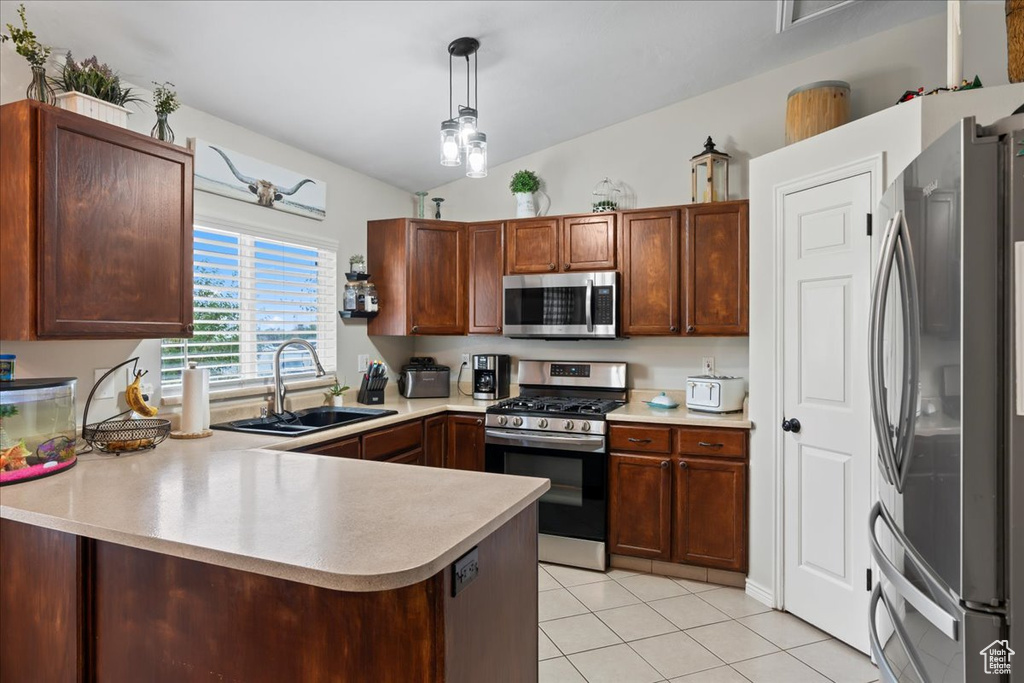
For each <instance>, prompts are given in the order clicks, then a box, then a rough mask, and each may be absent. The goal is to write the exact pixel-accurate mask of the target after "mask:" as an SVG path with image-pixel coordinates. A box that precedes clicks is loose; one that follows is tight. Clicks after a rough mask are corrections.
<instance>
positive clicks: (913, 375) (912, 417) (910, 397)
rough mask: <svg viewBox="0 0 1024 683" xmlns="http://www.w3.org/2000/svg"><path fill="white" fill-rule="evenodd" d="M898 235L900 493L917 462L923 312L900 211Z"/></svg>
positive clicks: (896, 452)
mask: <svg viewBox="0 0 1024 683" xmlns="http://www.w3.org/2000/svg"><path fill="white" fill-rule="evenodd" d="M897 217H898V219H899V223H898V224H897V225H896V226H895V228H894V230H893V232H894V233H895V234H896V242H897V249H896V270H897V272H898V273H899V278H900V299H901V301H900V307H901V308H902V309H903V311H902V313H903V344H904V347H903V394H902V396H901V397H900V419H899V425H898V428H897V429H898V431H897V434H896V447H895V449H894V452H893V456H894V457H893V465H894V468H893V469H894V474H895V475H896V481H895V482H894V484H895V486H896V490H897V491H899V492H900V493H903V486H904V485H905V484H906V481H907V474H908V473H909V472H910V463H911V462H912V460H913V450H914V430H915V429H916V428H917V394H918V383H919V382H920V375H921V371H920V368H921V309H920V305H919V302H920V299H918V291H917V269H916V268H915V266H914V252H913V247H912V245H911V243H910V230H909V229H908V227H907V216H906V214H905V213H904V212H902V211H900V212H899V214H898V215H897Z"/></svg>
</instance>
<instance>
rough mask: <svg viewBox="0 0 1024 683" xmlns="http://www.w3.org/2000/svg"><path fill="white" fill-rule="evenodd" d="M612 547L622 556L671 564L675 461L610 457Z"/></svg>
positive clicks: (646, 457) (609, 487)
mask: <svg viewBox="0 0 1024 683" xmlns="http://www.w3.org/2000/svg"><path fill="white" fill-rule="evenodd" d="M609 459H610V463H609V464H610V466H611V473H610V475H609V486H608V492H609V496H608V498H609V505H608V545H609V548H608V549H609V551H610V552H613V553H616V554H619V555H633V556H636V557H650V558H654V559H657V560H668V559H669V558H670V557H671V554H672V467H671V465H672V461H671V460H670V459H669V457H668V456H665V457H660V458H659V457H652V456H649V455H622V454H618V453H612V454H611V455H610V456H609Z"/></svg>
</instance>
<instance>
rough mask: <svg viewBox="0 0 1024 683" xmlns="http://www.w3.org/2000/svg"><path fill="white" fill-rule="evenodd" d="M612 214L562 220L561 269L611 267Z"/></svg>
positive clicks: (613, 266)
mask: <svg viewBox="0 0 1024 683" xmlns="http://www.w3.org/2000/svg"><path fill="white" fill-rule="evenodd" d="M615 218H616V215H615V214H614V213H602V214H598V215H596V216H567V217H565V218H563V219H562V270H565V271H572V270H583V271H589V270H615Z"/></svg>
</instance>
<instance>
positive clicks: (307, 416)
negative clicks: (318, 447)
mask: <svg viewBox="0 0 1024 683" xmlns="http://www.w3.org/2000/svg"><path fill="white" fill-rule="evenodd" d="M397 413H398V411H395V410H382V409H380V408H333V407H326V406H325V407H321V408H308V409H306V410H300V411H298V412H295V413H291V412H284V413H282V414H280V415H271V416H269V417H254V418H249V419H246V420H235V421H234V422H221V423H220V424H215V425H210V427H211V428H212V429H223V430H226V431H230V432H249V433H251V434H273V435H275V436H300V435H302V434H311V433H313V432H320V431H323V430H325V429H333V428H334V427H343V426H345V425H350V424H355V423H357V422H366V421H367V420H374V419H376V418H378V417H384V416H385V415H396V414H397Z"/></svg>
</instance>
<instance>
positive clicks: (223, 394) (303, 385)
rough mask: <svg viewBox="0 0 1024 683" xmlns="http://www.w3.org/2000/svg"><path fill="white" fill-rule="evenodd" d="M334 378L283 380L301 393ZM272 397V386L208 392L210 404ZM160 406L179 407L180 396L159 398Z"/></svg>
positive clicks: (290, 390) (328, 383)
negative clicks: (239, 399)
mask: <svg viewBox="0 0 1024 683" xmlns="http://www.w3.org/2000/svg"><path fill="white" fill-rule="evenodd" d="M335 380H336V378H335V376H334V375H333V374H331V373H328V374H327V375H324V376H323V377H313V378H308V379H299V380H292V381H289V380H285V384H286V385H287V387H288V392H289V393H292V392H296V391H303V390H306V389H319V388H321V387H329V386H331V385H332V384H334V382H335ZM273 397H274V385H273V384H266V385H263V386H256V387H236V388H233V389H211V390H210V402H211V403H214V402H217V401H230V400H233V399H238V398H249V399H257V398H265V399H268V400H269V399H272V398H273ZM160 405H162V406H180V405H181V394H175V395H173V396H161V397H160Z"/></svg>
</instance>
